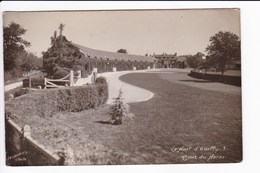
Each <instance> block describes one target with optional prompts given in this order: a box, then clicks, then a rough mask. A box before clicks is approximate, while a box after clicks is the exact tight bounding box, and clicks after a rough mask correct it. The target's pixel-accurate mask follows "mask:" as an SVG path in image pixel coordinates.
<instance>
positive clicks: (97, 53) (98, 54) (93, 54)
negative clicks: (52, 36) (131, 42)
mask: <svg viewBox="0 0 260 173" xmlns="http://www.w3.org/2000/svg"><path fill="white" fill-rule="evenodd" d="M73 44H74V45H76V46H77V47H78V48H79V49H80V51H81V52H83V53H84V54H85V55H87V56H89V57H90V58H97V59H99V58H101V59H108V60H123V61H139V62H140V61H143V62H154V60H155V58H154V57H152V56H141V55H131V54H126V53H116V52H108V51H103V50H96V49H91V48H88V47H85V46H82V45H79V44H75V43H73Z"/></svg>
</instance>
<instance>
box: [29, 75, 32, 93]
mask: <svg viewBox="0 0 260 173" xmlns="http://www.w3.org/2000/svg"><path fill="white" fill-rule="evenodd" d="M31 88H32V78H31V76H29V91H30V90H31Z"/></svg>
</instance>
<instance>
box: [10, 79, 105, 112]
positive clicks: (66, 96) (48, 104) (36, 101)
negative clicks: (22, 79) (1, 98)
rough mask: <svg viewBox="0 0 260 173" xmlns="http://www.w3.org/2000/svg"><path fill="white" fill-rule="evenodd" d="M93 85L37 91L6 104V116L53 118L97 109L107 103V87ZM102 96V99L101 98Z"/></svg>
mask: <svg viewBox="0 0 260 173" xmlns="http://www.w3.org/2000/svg"><path fill="white" fill-rule="evenodd" d="M102 85H105V84H97V85H95V84H93V85H88V86H79V87H63V88H56V89H46V90H37V91H35V92H32V93H29V94H26V95H24V96H22V97H19V98H17V99H14V100H11V101H9V102H6V115H7V114H10V111H11V112H12V115H18V116H19V114H25V115H27V116H35V115H37V116H40V117H51V116H53V115H54V114H56V113H58V112H62V111H68V112H78V111H82V110H85V109H90V108H95V107H97V106H99V105H101V104H103V103H105V102H106V100H107V97H105V95H108V94H106V92H107V90H104V88H107V86H102ZM101 96H102V97H101Z"/></svg>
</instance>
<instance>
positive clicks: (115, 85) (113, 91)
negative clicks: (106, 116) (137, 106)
mask: <svg viewBox="0 0 260 173" xmlns="http://www.w3.org/2000/svg"><path fill="white" fill-rule="evenodd" d="M136 72H138V73H140V72H146V70H142V71H141V70H138V71H120V72H107V73H101V74H98V77H99V76H102V77H105V78H106V79H107V81H108V88H109V98H108V101H107V104H112V103H113V101H114V98H116V97H118V95H119V91H120V89H121V90H122V96H123V99H124V101H125V103H133V102H141V101H147V100H149V99H151V98H152V97H153V96H154V93H152V92H150V91H148V90H145V89H143V88H140V87H136V86H134V85H130V84H128V83H125V82H122V81H121V80H119V77H120V76H122V75H125V74H128V73H136Z"/></svg>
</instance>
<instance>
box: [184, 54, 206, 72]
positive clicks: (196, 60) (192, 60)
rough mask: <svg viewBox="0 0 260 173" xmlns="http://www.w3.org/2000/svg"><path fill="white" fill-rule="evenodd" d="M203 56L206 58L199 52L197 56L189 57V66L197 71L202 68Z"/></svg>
mask: <svg viewBox="0 0 260 173" xmlns="http://www.w3.org/2000/svg"><path fill="white" fill-rule="evenodd" d="M202 56H204V54H203V53H201V52H198V53H197V54H195V55H189V56H187V64H188V65H189V67H191V68H195V69H196V68H198V67H200V66H201V65H202V63H203V59H202Z"/></svg>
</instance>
